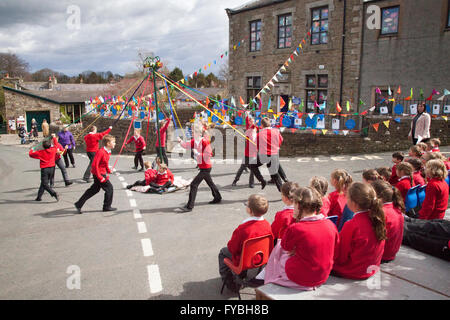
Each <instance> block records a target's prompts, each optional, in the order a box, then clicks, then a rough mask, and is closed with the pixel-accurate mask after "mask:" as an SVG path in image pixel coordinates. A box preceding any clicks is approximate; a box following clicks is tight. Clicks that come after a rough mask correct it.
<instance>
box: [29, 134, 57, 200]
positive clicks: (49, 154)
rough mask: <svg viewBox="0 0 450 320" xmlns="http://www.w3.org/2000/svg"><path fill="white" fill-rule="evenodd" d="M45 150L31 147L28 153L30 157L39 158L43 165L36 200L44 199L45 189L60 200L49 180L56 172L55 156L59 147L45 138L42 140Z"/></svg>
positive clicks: (41, 165)
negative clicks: (36, 149)
mask: <svg viewBox="0 0 450 320" xmlns="http://www.w3.org/2000/svg"><path fill="white" fill-rule="evenodd" d="M42 147H43V148H44V149H43V150H39V151H35V150H33V149H30V152H29V153H28V155H29V156H30V158H33V159H39V160H40V167H41V185H40V187H39V191H38V195H37V198H36V201H42V195H43V194H44V191H47V192H48V193H50V195H51V196H52V197H53V198H55V199H56V201H59V197H58V194H57V193H56V192H55V191H54V190H53V189H52V188H51V187H50V186H49V182H50V180H51V178H52V176H53V175H54V173H55V158H56V152H57V151H58V149H57V148H56V147H55V146H52V143H51V142H50V140H44V142H42Z"/></svg>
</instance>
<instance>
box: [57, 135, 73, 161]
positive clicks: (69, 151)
mask: <svg viewBox="0 0 450 320" xmlns="http://www.w3.org/2000/svg"><path fill="white" fill-rule="evenodd" d="M58 137H59V143H60V144H61V145H62V146H63V148H64V149H65V150H66V152H65V153H64V163H65V165H66V168H68V167H69V158H70V163H71V164H72V166H73V167H74V168H75V159H74V158H73V150H75V139H74V137H73V135H72V132H70V131H69V129H68V128H67V127H65V128H64V129H63V131H60V132H59V133H58Z"/></svg>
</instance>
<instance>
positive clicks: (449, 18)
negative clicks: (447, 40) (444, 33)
mask: <svg viewBox="0 0 450 320" xmlns="http://www.w3.org/2000/svg"><path fill="white" fill-rule="evenodd" d="M447 11H448V12H447V28H450V0H448V5H447Z"/></svg>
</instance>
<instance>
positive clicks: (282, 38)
mask: <svg viewBox="0 0 450 320" xmlns="http://www.w3.org/2000/svg"><path fill="white" fill-rule="evenodd" d="M291 45H292V15H291V14H286V15H282V16H278V49H283V48H289V47H290V46H291Z"/></svg>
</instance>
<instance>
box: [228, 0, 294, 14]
mask: <svg viewBox="0 0 450 320" xmlns="http://www.w3.org/2000/svg"><path fill="white" fill-rule="evenodd" d="M286 1H290V0H254V1H250V2H247V3H244V4H243V5H241V6H239V7H237V8H234V9H225V10H226V11H227V13H228V14H236V13H240V12H243V11H249V10H253V9H258V8H262V7H266V6H270V5H272V4H276V3H281V2H286Z"/></svg>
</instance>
